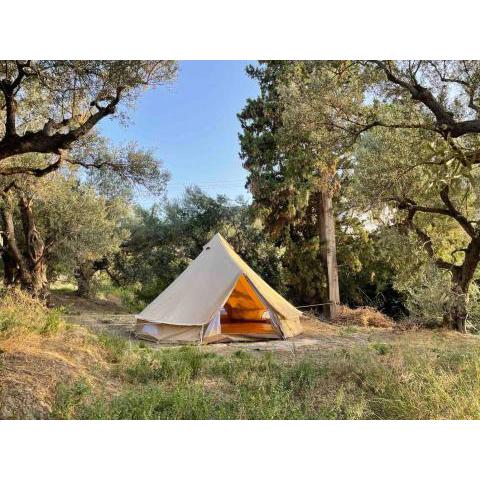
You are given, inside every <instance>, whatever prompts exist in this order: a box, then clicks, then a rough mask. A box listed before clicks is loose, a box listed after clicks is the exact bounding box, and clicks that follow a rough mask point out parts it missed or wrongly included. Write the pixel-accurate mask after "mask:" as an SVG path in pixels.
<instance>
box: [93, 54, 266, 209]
mask: <svg viewBox="0 0 480 480" xmlns="http://www.w3.org/2000/svg"><path fill="white" fill-rule="evenodd" d="M249 63H252V62H251V61H182V62H180V68H179V72H178V78H177V81H176V82H175V83H174V84H173V85H170V86H166V87H161V88H157V89H155V90H149V91H147V92H145V93H144V94H143V95H142V96H141V98H140V99H139V101H138V102H137V105H136V108H135V110H134V111H131V112H129V117H130V122H129V124H128V126H126V127H125V126H123V125H121V124H120V123H119V121H118V120H115V119H113V120H110V119H106V120H105V121H104V122H102V124H101V125H100V132H101V133H102V134H104V135H106V136H107V137H109V138H110V139H111V140H112V141H113V142H114V143H120V144H122V143H126V142H129V141H132V140H133V141H136V142H137V143H138V144H139V146H142V147H144V148H148V149H153V150H154V152H155V155H156V156H157V158H159V159H161V160H162V161H163V163H164V165H165V167H166V168H167V169H168V170H169V171H170V172H171V175H172V178H171V180H170V182H169V185H168V192H167V194H168V197H169V198H176V197H179V196H180V195H181V194H182V192H183V190H184V189H185V186H187V185H193V184H196V185H198V186H200V187H201V188H202V189H203V190H204V191H206V192H207V193H209V194H210V195H216V194H218V193H225V194H227V195H228V196H230V197H232V198H235V197H237V196H239V195H244V196H245V197H248V193H247V191H246V190H245V188H244V184H245V178H246V172H245V170H244V169H243V168H242V164H241V160H240V158H239V156H238V152H239V142H238V132H239V130H240V124H239V122H238V120H237V117H236V114H237V113H238V112H239V111H240V110H241V109H242V107H243V106H244V104H245V100H246V99H247V98H248V97H255V96H257V94H258V86H257V83H256V82H255V81H253V80H251V79H250V78H249V77H247V75H246V74H245V66H246V65H248V64H249ZM153 200H154V199H151V198H142V199H141V203H142V204H145V205H149V204H151V203H152V201H153Z"/></svg>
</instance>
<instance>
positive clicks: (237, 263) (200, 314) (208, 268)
mask: <svg viewBox="0 0 480 480" xmlns="http://www.w3.org/2000/svg"><path fill="white" fill-rule="evenodd" d="M241 275H245V276H246V277H247V279H248V280H249V281H250V282H251V284H252V285H253V287H254V288H255V290H256V291H257V292H258V293H259V294H260V296H261V297H262V299H263V300H264V301H265V302H266V303H267V304H268V306H269V308H271V309H272V310H273V311H274V312H275V313H276V314H277V315H279V317H280V318H283V319H286V320H288V319H292V321H294V320H297V321H298V318H299V316H300V315H301V312H300V311H298V310H297V309H296V308H295V307H294V306H293V305H291V304H290V303H289V302H288V301H287V300H285V299H284V298H283V297H282V296H281V295H279V294H278V293H277V292H276V291H275V290H274V289H273V288H271V287H270V286H269V285H268V284H267V283H266V282H265V281H263V280H262V279H261V277H260V276H259V275H257V274H256V273H255V272H254V271H253V270H252V269H251V268H250V267H249V266H248V265H247V264H246V263H245V262H244V261H243V260H242V259H241V258H240V256H239V255H237V253H236V252H235V251H234V250H233V248H232V247H231V246H230V245H229V243H228V242H227V241H226V240H225V239H224V238H223V237H222V236H221V235H220V234H219V233H217V234H216V235H215V236H214V237H213V238H212V239H211V240H210V241H209V242H208V243H207V244H206V245H205V246H204V247H203V251H202V252H201V253H200V255H199V256H198V257H197V258H196V259H195V260H194V261H193V262H192V263H191V264H190V265H189V266H188V268H186V269H185V270H184V271H183V272H182V274H181V275H180V276H179V277H178V278H177V279H176V280H175V281H174V282H173V283H171V284H170V285H169V286H168V288H166V289H165V290H164V291H163V292H162V293H161V294H160V295H159V296H158V297H157V298H156V299H155V300H153V302H152V303H150V304H149V305H148V306H147V307H146V308H145V309H144V310H143V311H142V312H140V313H139V314H138V315H137V316H136V317H137V319H140V320H146V321H149V322H154V323H166V324H172V325H206V324H208V323H209V322H210V320H211V319H212V317H213V316H214V314H215V313H216V312H217V311H218V309H219V308H221V307H222V306H223V305H224V304H225V302H226V301H227V300H228V298H229V296H230V294H231V292H232V290H233V289H234V287H235V284H236V283H237V280H238V278H239V276H241ZM298 328H300V327H298ZM294 330H295V329H294ZM297 330H298V329H297ZM300 331H301V330H300Z"/></svg>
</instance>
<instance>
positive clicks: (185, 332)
mask: <svg viewBox="0 0 480 480" xmlns="http://www.w3.org/2000/svg"><path fill="white" fill-rule="evenodd" d="M202 328H203V327H202V326H183V325H167V324H165V323H151V322H142V323H137V325H136V328H135V335H136V336H137V337H138V338H142V339H144V340H149V341H154V342H161V343H196V342H200V341H201V340H202Z"/></svg>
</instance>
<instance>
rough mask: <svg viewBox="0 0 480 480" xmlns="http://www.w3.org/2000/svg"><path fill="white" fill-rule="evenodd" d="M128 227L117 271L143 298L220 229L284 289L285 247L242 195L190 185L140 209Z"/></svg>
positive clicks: (164, 283)
mask: <svg viewBox="0 0 480 480" xmlns="http://www.w3.org/2000/svg"><path fill="white" fill-rule="evenodd" d="M129 229H130V237H129V239H128V240H127V241H126V242H124V246H123V248H122V250H121V251H120V252H119V253H118V255H117V256H116V262H115V269H116V272H115V275H116V276H117V277H118V278H120V279H121V281H122V282H123V283H126V284H131V285H134V287H133V288H134V290H135V291H136V294H137V297H138V299H139V300H140V301H143V302H149V301H151V300H152V299H153V298H155V297H156V296H157V295H158V294H159V293H160V292H161V291H162V290H163V289H165V288H166V287H167V286H168V285H169V284H170V283H171V282H172V281H173V280H174V279H175V278H176V277H177V276H178V275H179V274H180V273H181V272H182V271H183V270H184V269H185V268H186V267H187V266H188V265H189V263H190V262H191V261H192V260H193V259H194V258H195V257H196V256H197V255H199V254H200V252H201V251H202V248H203V246H204V245H205V244H206V243H207V242H208V241H209V240H210V239H211V238H212V237H213V235H214V234H215V233H217V232H219V233H221V234H222V235H223V236H224V237H225V238H226V239H227V241H229V242H230V243H231V244H232V245H233V247H234V249H235V250H236V251H237V253H238V254H239V255H240V256H241V257H242V258H243V259H244V260H245V261H246V262H247V263H249V265H250V266H251V267H252V268H253V269H254V270H255V271H257V272H258V273H259V274H260V275H261V276H262V277H263V278H264V279H265V280H266V281H267V282H268V283H270V284H271V285H272V286H273V287H274V288H278V289H279V290H282V281H283V278H282V271H281V265H280V256H281V251H280V250H279V249H278V248H277V247H276V246H275V245H273V244H272V243H271V242H269V241H268V239H267V238H265V235H264V232H263V230H262V226H261V224H259V223H258V222H257V221H255V219H254V218H253V216H252V211H251V208H250V207H249V206H248V205H247V204H246V203H245V202H244V201H243V200H241V199H239V200H237V201H235V202H233V201H231V200H229V199H228V198H227V197H225V196H218V197H217V198H212V197H209V196H208V195H206V194H205V193H203V192H202V191H201V190H200V189H198V188H189V189H187V190H186V191H185V194H184V196H183V197H182V199H180V200H178V201H170V202H167V203H166V204H165V205H164V206H163V208H161V209H160V208H159V207H154V208H152V209H151V210H150V211H146V210H143V209H137V212H136V217H135V218H133V219H132V222H131V224H130V226H129Z"/></svg>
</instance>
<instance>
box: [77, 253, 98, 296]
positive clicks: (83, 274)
mask: <svg viewBox="0 0 480 480" xmlns="http://www.w3.org/2000/svg"><path fill="white" fill-rule="evenodd" d="M96 271H97V269H96V268H95V262H93V261H86V262H83V263H82V264H81V265H79V266H78V267H77V268H76V270H75V277H76V279H77V284H78V290H77V295H78V296H79V297H83V298H91V297H92V296H93V276H94V275H95V273H96Z"/></svg>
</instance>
